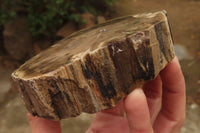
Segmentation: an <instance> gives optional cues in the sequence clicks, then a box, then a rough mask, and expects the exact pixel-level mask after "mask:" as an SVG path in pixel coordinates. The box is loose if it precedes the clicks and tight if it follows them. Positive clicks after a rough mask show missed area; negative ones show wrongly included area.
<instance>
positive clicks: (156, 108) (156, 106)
mask: <svg viewBox="0 0 200 133" xmlns="http://www.w3.org/2000/svg"><path fill="white" fill-rule="evenodd" d="M143 90H144V93H145V96H146V98H147V103H148V106H149V111H150V118H151V123H154V121H155V119H156V117H157V115H158V113H159V112H160V109H161V99H162V81H161V78H160V75H158V76H157V77H156V78H155V79H154V80H151V81H149V82H147V83H145V84H144V86H143Z"/></svg>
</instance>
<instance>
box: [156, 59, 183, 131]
mask: <svg viewBox="0 0 200 133" xmlns="http://www.w3.org/2000/svg"><path fill="white" fill-rule="evenodd" d="M160 74H161V78H162V81H163V101H162V109H161V112H160V113H159V116H158V118H157V120H156V122H155V125H154V128H155V131H156V132H160V131H161V130H162V132H163V133H165V132H176V131H179V129H180V128H181V126H182V124H183V123H184V119H185V104H186V102H185V99H186V96H185V81H184V77H183V74H182V71H181V68H180V65H179V62H178V59H177V57H175V59H173V60H172V61H171V62H170V63H169V64H168V66H167V67H166V68H165V69H164V70H163V71H161V73H160ZM161 128H162V129H161Z"/></svg>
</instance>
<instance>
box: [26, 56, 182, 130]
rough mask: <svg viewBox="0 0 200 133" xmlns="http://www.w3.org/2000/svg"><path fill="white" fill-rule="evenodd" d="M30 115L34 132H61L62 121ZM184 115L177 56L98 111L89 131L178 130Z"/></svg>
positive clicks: (180, 73) (180, 75)
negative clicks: (149, 79) (123, 95)
mask: <svg viewBox="0 0 200 133" xmlns="http://www.w3.org/2000/svg"><path fill="white" fill-rule="evenodd" d="M124 113H126V117H124ZM28 118H29V122H30V125H31V130H32V133H61V128H60V123H59V122H56V121H51V120H46V119H43V118H38V117H32V116H31V115H28ZM184 119H185V81H184V77H183V74H182V72H181V69H180V65H179V63H178V59H177V57H176V58H175V59H173V61H172V62H170V63H169V64H168V66H167V67H166V68H165V69H164V70H162V71H161V72H160V74H159V75H158V77H157V78H156V79H154V80H152V81H149V82H147V83H146V84H145V85H144V86H143V88H137V89H135V90H134V91H133V92H131V93H130V94H129V95H128V96H127V97H126V98H125V99H123V100H122V101H121V102H120V103H119V104H118V105H117V106H116V107H114V108H113V109H109V110H105V111H101V112H99V113H97V115H96V117H95V119H94V121H93V123H92V124H91V126H90V127H89V129H88V130H87V131H86V133H153V132H154V133H177V132H179V130H180V128H181V127H182V125H183V123H184Z"/></svg>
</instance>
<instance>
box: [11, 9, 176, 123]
mask: <svg viewBox="0 0 200 133" xmlns="http://www.w3.org/2000/svg"><path fill="white" fill-rule="evenodd" d="M173 57H174V50H173V42H172V38H171V34H170V29H169V26H168V20H167V17H166V14H165V12H162V11H161V12H156V13H146V14H139V15H133V16H127V17H123V18H118V19H114V20H111V21H108V22H106V23H103V24H100V25H96V26H94V27H92V28H89V29H85V30H82V31H79V32H76V33H74V34H72V35H71V36H69V37H67V38H65V39H63V40H61V41H60V42H58V43H57V44H55V45H53V46H52V47H50V48H49V49H47V50H46V51H43V52H41V53H40V54H38V55H36V56H35V57H33V58H32V59H30V60H29V61H27V62H26V63H25V64H23V65H22V66H21V67H20V68H19V69H18V70H16V71H15V72H14V73H13V74H12V77H13V79H14V82H15V83H16V85H17V86H18V88H19V91H20V94H21V96H22V98H23V100H24V102H25V105H26V107H27V109H28V111H29V112H30V113H31V114H33V115H37V116H40V117H44V118H48V119H55V120H58V119H62V118H67V117H73V116H77V115H79V114H80V113H81V112H87V113H95V112H98V111H100V110H104V109H109V108H112V107H114V106H115V105H116V104H117V103H118V102H119V101H120V100H121V99H122V98H124V97H125V96H126V95H127V94H128V93H130V92H131V91H132V90H133V89H134V88H135V87H138V86H141V85H143V83H144V82H145V81H148V80H151V79H154V78H155V77H156V76H157V75H158V73H159V72H160V71H161V70H162V69H163V68H164V67H165V66H166V65H167V64H168V62H169V61H171V60H172V59H173Z"/></svg>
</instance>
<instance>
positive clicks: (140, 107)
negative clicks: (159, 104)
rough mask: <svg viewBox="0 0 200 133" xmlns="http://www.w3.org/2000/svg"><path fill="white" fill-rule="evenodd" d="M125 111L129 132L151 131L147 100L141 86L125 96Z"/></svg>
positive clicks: (150, 132) (144, 132) (147, 132)
mask: <svg viewBox="0 0 200 133" xmlns="http://www.w3.org/2000/svg"><path fill="white" fill-rule="evenodd" d="M125 111H126V115H127V119H128V123H129V130H130V133H153V129H152V125H151V121H150V113H149V108H148V104H147V100H146V97H145V95H144V92H143V90H142V89H141V88H138V89H135V90H134V91H133V92H131V94H129V95H128V96H127V97H126V99H125Z"/></svg>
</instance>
